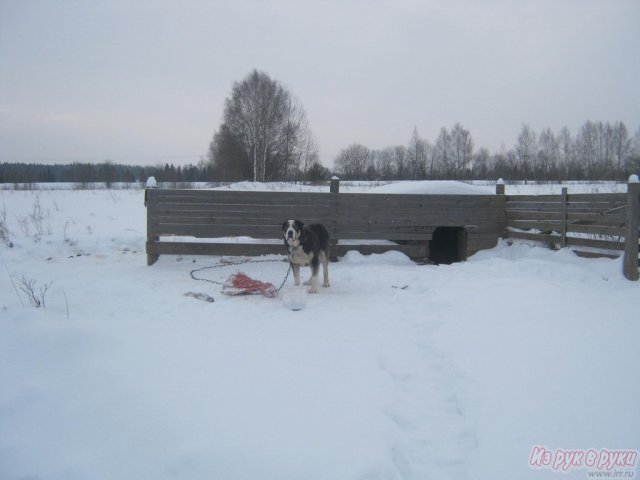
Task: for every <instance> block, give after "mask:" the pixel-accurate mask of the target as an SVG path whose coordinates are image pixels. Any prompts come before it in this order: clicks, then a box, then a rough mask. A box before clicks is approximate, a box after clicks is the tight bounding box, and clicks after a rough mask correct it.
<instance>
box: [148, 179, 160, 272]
mask: <svg viewBox="0 0 640 480" xmlns="http://www.w3.org/2000/svg"><path fill="white" fill-rule="evenodd" d="M145 187H146V188H145V189H144V206H145V207H146V206H147V192H148V191H149V189H150V188H158V182H157V181H156V179H155V177H149V178H148V179H147V182H146V184H145ZM159 239H160V237H158V236H157V235H150V234H149V212H148V211H147V245H146V249H147V252H148V251H149V244H151V243H153V242H157V241H158V240H159ZM158 258H159V255H158V254H153V253H147V265H153V264H154V263H156V262H157V261H158Z"/></svg>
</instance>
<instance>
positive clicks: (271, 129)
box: [209, 70, 317, 181]
mask: <svg viewBox="0 0 640 480" xmlns="http://www.w3.org/2000/svg"><path fill="white" fill-rule="evenodd" d="M314 153H317V146H316V145H315V142H314V141H313V136H312V134H311V130H310V128H309V124H308V121H307V117H306V113H305V111H304V108H303V107H302V104H301V103H300V101H299V100H298V99H297V98H296V97H295V96H293V95H292V94H291V93H290V92H289V91H288V90H287V89H286V88H285V87H284V86H282V85H281V84H280V83H279V82H278V81H276V80H273V79H271V77H269V75H267V74H266V73H264V72H259V71H257V70H254V71H253V72H251V73H250V74H249V75H248V76H247V77H246V78H245V79H243V80H242V81H241V82H236V83H234V85H233V88H232V91H231V96H230V97H229V98H227V99H226V101H225V111H224V115H223V123H222V125H221V127H220V129H219V131H218V132H216V134H215V135H214V139H213V142H212V143H211V146H210V153H209V156H210V159H211V161H212V162H213V163H214V165H216V167H217V168H218V169H219V170H222V169H224V168H229V167H230V166H231V165H234V164H235V165H237V164H240V165H242V166H240V167H237V166H236V167H235V168H233V170H234V174H235V175H238V174H240V175H243V176H245V177H248V178H250V179H252V180H253V181H268V180H275V179H285V178H287V177H292V176H294V177H295V176H297V172H298V171H299V169H300V167H301V166H302V165H304V164H305V162H311V161H312V159H313V156H314Z"/></svg>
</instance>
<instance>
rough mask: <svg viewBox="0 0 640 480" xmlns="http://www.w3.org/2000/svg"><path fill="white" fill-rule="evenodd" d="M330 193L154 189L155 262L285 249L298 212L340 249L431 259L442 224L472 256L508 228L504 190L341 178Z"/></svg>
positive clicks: (151, 253) (150, 208)
mask: <svg viewBox="0 0 640 480" xmlns="http://www.w3.org/2000/svg"><path fill="white" fill-rule="evenodd" d="M331 192H332V193H329V192H327V193H307V192H296V193H294V192H247V191H225V190H175V189H157V188H150V189H147V190H146V205H147V246H146V248H147V255H148V263H149V264H150V265H151V264H153V263H154V262H155V261H156V260H157V258H158V255H160V254H185V255H186V254H189V255H194V254H204V255H264V254H269V253H283V252H284V251H285V250H284V245H283V239H282V230H281V226H282V222H283V221H285V220H287V219H291V218H299V219H302V220H303V221H304V222H305V223H307V224H311V223H316V222H320V223H323V224H324V225H325V226H326V227H327V229H328V230H329V233H330V235H331V238H332V239H333V241H334V244H333V245H332V247H331V251H332V254H333V255H335V256H340V255H344V253H345V252H346V251H348V250H357V251H359V252H361V253H363V254H369V253H381V252H385V251H388V250H398V251H401V252H403V253H406V254H407V255H408V256H410V257H411V258H416V259H424V258H425V257H429V248H430V244H431V240H432V237H433V235H434V233H435V234H437V235H439V233H440V232H438V231H437V229H438V228H440V229H442V228H454V229H457V231H456V233H459V234H458V235H456V239H457V241H458V242H460V243H461V245H459V248H458V250H457V251H458V252H459V257H460V259H466V257H467V255H471V254H473V253H475V252H477V251H478V250H481V249H485V248H491V247H493V246H495V244H496V242H497V240H498V238H499V237H500V236H501V235H502V232H503V231H504V198H503V197H501V196H498V195H399V194H369V193H359V194H358V193H339V185H337V184H335V185H334V186H332V190H331ZM171 237H175V238H171ZM231 237H250V238H251V239H261V241H258V242H256V241H251V242H247V241H246V240H243V239H241V240H238V239H237V238H231ZM212 239H215V240H212ZM338 240H340V243H337V244H336V242H337V241H338ZM436 244H437V242H436Z"/></svg>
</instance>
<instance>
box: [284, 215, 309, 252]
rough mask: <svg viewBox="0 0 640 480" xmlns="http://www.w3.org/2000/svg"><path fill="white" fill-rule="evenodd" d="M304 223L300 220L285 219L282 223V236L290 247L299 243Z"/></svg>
mask: <svg viewBox="0 0 640 480" xmlns="http://www.w3.org/2000/svg"><path fill="white" fill-rule="evenodd" d="M303 228H304V224H303V223H302V222H301V221H300V220H287V221H285V222H284V223H283V224H282V236H283V237H284V241H285V243H287V244H288V245H289V246H290V247H297V246H298V245H300V240H301V237H302V229H303Z"/></svg>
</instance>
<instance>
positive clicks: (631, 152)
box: [334, 121, 640, 181]
mask: <svg viewBox="0 0 640 480" xmlns="http://www.w3.org/2000/svg"><path fill="white" fill-rule="evenodd" d="M334 166H335V168H334V171H335V173H336V174H337V175H338V176H340V177H341V178H343V179H360V180H374V179H376V180H427V179H428V180H485V179H497V178H507V179H511V180H538V181H560V180H624V179H626V178H628V177H629V175H630V174H632V173H638V172H639V171H640V128H639V129H638V130H637V131H636V133H635V134H634V136H633V137H631V136H630V135H629V131H628V129H627V127H626V125H625V124H624V123H623V122H615V123H613V124H611V123H608V122H607V123H604V122H592V121H587V122H585V123H584V124H583V125H582V127H581V128H580V130H579V131H578V134H577V135H576V136H575V137H573V135H572V134H571V132H570V130H569V129H568V128H567V127H564V128H562V129H561V130H560V131H559V132H558V133H554V132H553V131H552V130H551V129H550V128H546V129H544V130H543V131H542V132H541V133H540V134H539V135H538V134H537V133H536V132H535V131H534V130H533V129H532V128H531V127H530V126H529V125H527V124H524V125H523V126H522V128H521V130H520V133H519V135H518V138H517V141H516V144H515V145H514V146H513V147H512V148H511V149H508V150H507V149H505V148H503V149H502V150H501V151H500V152H498V153H491V152H490V151H489V150H488V149H486V148H484V147H481V148H479V149H478V150H475V148H474V141H473V137H472V135H471V133H470V132H469V131H468V130H467V129H465V128H464V127H463V126H462V125H461V124H459V123H456V124H455V125H454V126H453V127H452V128H451V129H447V128H446V127H443V128H441V130H440V133H439V135H438V137H437V138H436V140H435V142H434V143H433V144H432V143H429V142H428V141H427V140H426V139H424V138H422V137H421V136H420V134H419V133H418V130H417V129H415V128H414V130H413V134H412V135H411V138H410V140H409V143H408V145H406V146H405V145H395V146H389V147H386V148H383V149H381V150H372V149H369V148H368V147H366V146H365V145H361V144H352V145H350V146H348V147H347V148H345V149H343V150H342V151H341V152H340V153H339V154H338V156H337V158H336V160H335V165H334Z"/></svg>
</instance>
